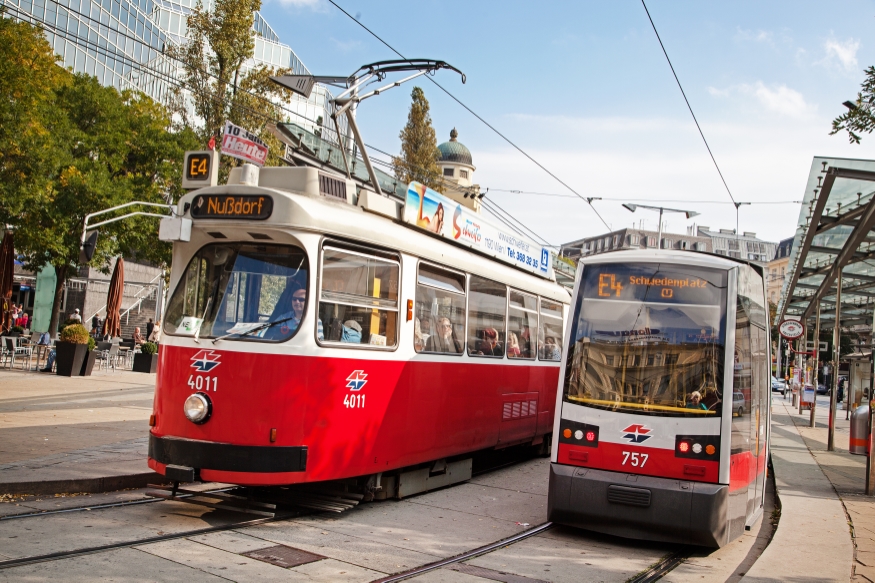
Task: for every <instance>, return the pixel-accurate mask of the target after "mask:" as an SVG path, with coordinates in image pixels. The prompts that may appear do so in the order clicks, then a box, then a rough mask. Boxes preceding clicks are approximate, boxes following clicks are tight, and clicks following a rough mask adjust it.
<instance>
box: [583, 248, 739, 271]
mask: <svg viewBox="0 0 875 583" xmlns="http://www.w3.org/2000/svg"><path fill="white" fill-rule="evenodd" d="M634 261H640V262H644V263H653V262H665V263H683V264H684V265H694V266H696V267H710V268H712V269H713V268H717V269H732V268H733V267H738V265H739V264H744V265H753V264H750V263H748V262H746V261H740V260H735V259H732V258H730V257H724V256H723V255H716V254H711V253H703V252H701V251H675V250H671V249H640V250H639V249H622V250H617V251H612V252H609V253H599V254H598V255H593V256H591V257H584V258H581V259H580V263H581V264H583V265H590V264H597V263H617V262H621V263H629V262H634Z"/></svg>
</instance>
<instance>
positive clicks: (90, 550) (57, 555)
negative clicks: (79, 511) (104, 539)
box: [0, 512, 304, 570]
mask: <svg viewBox="0 0 875 583" xmlns="http://www.w3.org/2000/svg"><path fill="white" fill-rule="evenodd" d="M302 514H304V513H301V512H290V513H286V514H283V515H277V516H273V517H269V518H256V519H253V520H244V521H243V522H234V523H231V524H225V525H221V526H210V527H207V528H199V529H195V530H186V531H182V532H177V533H173V534H164V535H160V536H150V537H146V538H141V539H137V540H128V541H122V542H117V543H109V544H106V545H99V546H94V547H85V548H81V549H72V550H69V551H57V552H54V553H47V554H45V555H32V556H29V557H21V558H18V559H7V560H5V561H0V570H3V569H10V568H13V567H21V566H24V565H32V564H35V563H46V562H49V561H57V560H58V559H68V558H72V557H79V556H82V555H92V554H95V553H102V552H106V551H112V550H115V549H123V548H128V547H135V546H139V545H148V544H152V543H157V542H163V541H168V540H175V539H179V538H186V537H189V536H197V535H201V534H208V533H211V532H221V531H225V530H234V529H235V528H246V527H250V526H257V525H259V524H265V523H268V522H278V521H281V520H288V519H290V518H297V517H299V516H301V515H302Z"/></svg>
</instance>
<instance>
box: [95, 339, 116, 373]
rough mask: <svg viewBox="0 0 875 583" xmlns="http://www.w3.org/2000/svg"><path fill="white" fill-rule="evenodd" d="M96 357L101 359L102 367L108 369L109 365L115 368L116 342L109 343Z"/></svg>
mask: <svg viewBox="0 0 875 583" xmlns="http://www.w3.org/2000/svg"><path fill="white" fill-rule="evenodd" d="M97 358H99V359H100V360H101V361H102V362H101V363H100V364H101V366H102V367H103V368H105V369H107V370H109V367H112V370H115V367H116V364H117V363H118V359H119V353H118V344H110V345H109V348H107V349H106V350H101V351H100V352H99V353H98V354H97Z"/></svg>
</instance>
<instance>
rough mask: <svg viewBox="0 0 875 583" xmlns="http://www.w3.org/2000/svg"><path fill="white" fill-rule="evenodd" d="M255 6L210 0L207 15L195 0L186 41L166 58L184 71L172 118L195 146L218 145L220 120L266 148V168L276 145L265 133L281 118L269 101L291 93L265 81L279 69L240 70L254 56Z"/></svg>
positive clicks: (251, 0)
mask: <svg viewBox="0 0 875 583" xmlns="http://www.w3.org/2000/svg"><path fill="white" fill-rule="evenodd" d="M260 7H261V0H216V2H215V4H214V6H213V10H212V11H207V10H205V9H204V7H203V4H202V3H201V2H200V0H198V3H197V5H196V6H195V8H194V10H193V11H192V13H191V14H189V16H188V38H189V41H188V42H187V43H186V44H184V45H182V46H180V47H171V48H169V49H168V50H167V53H168V54H169V56H170V57H171V58H174V59H177V60H179V61H180V62H181V64H182V68H183V71H184V78H185V83H184V89H183V88H180V89H179V90H178V93H179V98H178V99H177V100H176V101H177V103H179V108H178V110H177V111H176V113H178V114H179V115H180V116H181V118H182V119H183V120H184V123H185V124H186V125H187V126H188V127H192V128H194V131H195V133H196V134H197V135H198V137H199V139H200V140H201V143H203V144H206V143H207V142H208V141H209V139H210V138H211V137H216V138H217V143H218V142H220V140H219V139H218V138H219V137H220V136H221V133H222V127H223V126H224V124H225V121H226V120H227V121H231V122H232V123H234V124H236V125H239V126H241V127H243V128H246V129H247V130H249V131H251V132H252V133H254V134H256V135H258V136H259V137H261V139H262V140H264V142H265V143H267V145H268V147H269V148H270V154H269V155H268V159H267V161H266V164H267V165H275V164H277V163H279V152H281V151H282V146H281V144H280V142H279V140H277V139H276V138H275V137H274V136H273V135H272V134H271V133H270V132H268V131H265V129H266V127H267V126H268V124H270V123H272V122H273V121H274V120H278V119H281V108H280V107H279V106H278V105H277V104H276V103H275V102H274V101H272V99H273V98H276V97H278V96H285V97H287V98H288V97H290V96H291V93H290V92H288V91H287V90H285V89H283V88H282V87H280V86H279V85H276V84H275V83H273V82H271V81H270V79H269V77H270V76H271V75H281V74H283V73H285V72H286V70H285V69H273V68H270V67H266V66H263V65H262V66H259V67H255V68H248V69H247V68H246V67H245V64H246V61H247V60H248V59H250V58H252V55H253V53H254V48H255V38H254V34H255V33H254V32H253V30H252V24H253V22H254V18H255V11H256V10H258V9H259V8H260ZM185 90H188V91H189V92H190V98H189V99H187V98H186V97H185V96H184V95H183V93H184V92H185ZM189 106H190V107H191V111H189V109H188V107H189ZM192 113H193V114H194V115H193V116H192ZM217 148H218V145H217ZM228 164H229V159H227V158H225V159H223V174H225V173H227V166H228Z"/></svg>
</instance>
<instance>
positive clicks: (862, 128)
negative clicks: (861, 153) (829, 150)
mask: <svg viewBox="0 0 875 583" xmlns="http://www.w3.org/2000/svg"><path fill="white" fill-rule="evenodd" d="M873 107H875V67H869V68H867V69H866V79H865V80H864V81H863V83H862V85H861V86H860V92H859V93H857V100H856V101H855V102H854V107H853V108H850V109H849V110H848V111H847V112H845V113H843V114H842V115H840V116H838V117H837V118H835V119H834V120H832V131H831V132H830V133H829V135H831V136H832V135H835V134H837V133H839V132H841V131H846V132H848V141H849V142H850V143H852V144H859V143H860V140H861V136H860V134H862V133H867V134H871V133H872V130H875V112H873V111H872V109H873Z"/></svg>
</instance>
